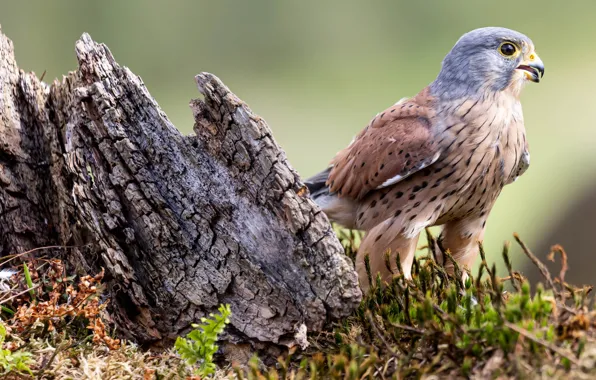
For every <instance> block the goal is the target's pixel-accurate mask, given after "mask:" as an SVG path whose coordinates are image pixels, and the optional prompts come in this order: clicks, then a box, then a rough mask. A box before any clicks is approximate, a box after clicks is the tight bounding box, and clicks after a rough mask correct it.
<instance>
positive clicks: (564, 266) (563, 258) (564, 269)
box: [546, 244, 569, 283]
mask: <svg viewBox="0 0 596 380" xmlns="http://www.w3.org/2000/svg"><path fill="white" fill-rule="evenodd" d="M555 253H559V255H561V271H560V272H559V280H560V281H561V283H563V282H565V273H567V269H569V267H568V266H567V253H566V252H565V250H564V249H563V247H561V246H560V245H558V244H556V245H553V246H552V247H551V248H550V253H549V254H548V256H546V257H547V259H549V260H550V261H552V262H553V263H554V262H555Z"/></svg>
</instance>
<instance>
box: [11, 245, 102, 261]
mask: <svg viewBox="0 0 596 380" xmlns="http://www.w3.org/2000/svg"><path fill="white" fill-rule="evenodd" d="M88 245H90V244H85V245H81V246H78V245H48V246H45V247H37V248H33V249H30V250H28V251H25V252H21V253H17V254H14V255H8V256H4V257H3V258H2V259H6V258H9V259H8V260H6V261H3V262H1V263H0V265H4V264H7V263H9V262H11V261H12V260H14V259H16V258H19V257H21V256H23V255H26V254H28V253H33V252H35V251H41V250H42V249H54V248H61V249H68V248H82V247H86V246H88Z"/></svg>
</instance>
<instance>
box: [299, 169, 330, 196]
mask: <svg viewBox="0 0 596 380" xmlns="http://www.w3.org/2000/svg"><path fill="white" fill-rule="evenodd" d="M330 172H331V167H328V168H327V169H325V170H323V171H322V172H320V173H317V174H315V175H314V176H312V177H310V178H309V179H307V180H305V181H304V183H305V185H306V187H308V191H310V196H311V198H312V199H314V201H315V202H316V201H317V198H319V197H321V196H326V195H329V187H327V184H326V182H327V178H329V173H330Z"/></svg>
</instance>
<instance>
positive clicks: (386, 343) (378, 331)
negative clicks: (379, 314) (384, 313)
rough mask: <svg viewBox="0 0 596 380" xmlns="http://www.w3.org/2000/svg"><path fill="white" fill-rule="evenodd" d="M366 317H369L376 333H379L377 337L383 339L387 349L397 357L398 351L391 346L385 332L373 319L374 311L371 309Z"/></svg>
mask: <svg viewBox="0 0 596 380" xmlns="http://www.w3.org/2000/svg"><path fill="white" fill-rule="evenodd" d="M366 318H367V319H368V322H369V323H370V325H371V327H372V329H373V331H374V332H375V334H376V335H377V337H378V338H379V339H380V340H381V342H382V343H383V345H385V348H387V350H388V351H389V352H390V353H391V355H392V356H393V357H395V358H396V359H397V353H396V352H395V351H394V350H393V348H392V347H391V345H390V344H389V342H387V340H386V339H385V337H384V336H383V334H382V333H381V331H380V330H379V328H378V327H377V325H376V324H375V320H374V319H373V317H372V313H371V312H370V311H368V312H367V313H366Z"/></svg>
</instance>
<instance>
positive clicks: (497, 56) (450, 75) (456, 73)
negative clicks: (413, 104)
mask: <svg viewBox="0 0 596 380" xmlns="http://www.w3.org/2000/svg"><path fill="white" fill-rule="evenodd" d="M542 75H544V65H543V63H542V61H541V60H540V58H539V57H538V54H536V52H535V50H534V43H533V42H532V40H530V38H528V37H527V36H526V35H524V34H522V33H519V32H516V31H515V30H511V29H506V28H498V27H488V28H480V29H475V30H472V31H471V32H468V33H466V34H464V35H463V36H462V37H461V38H460V39H459V40H458V41H457V43H456V44H455V46H453V48H452V49H451V51H450V52H449V53H448V54H447V56H446V57H445V59H443V64H442V67H441V71H440V73H439V75H438V77H437V79H436V80H435V81H434V82H433V83H432V84H431V92H432V94H433V95H434V96H437V97H440V98H443V99H444V98H448V99H459V98H463V97H483V96H485V95H486V93H487V92H491V91H492V92H498V91H504V90H506V89H510V90H511V91H512V93H514V94H515V95H516V96H518V95H519V91H521V88H522V87H523V84H524V83H525V82H527V81H528V80H529V81H532V82H539V81H540V78H541V77H542Z"/></svg>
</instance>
